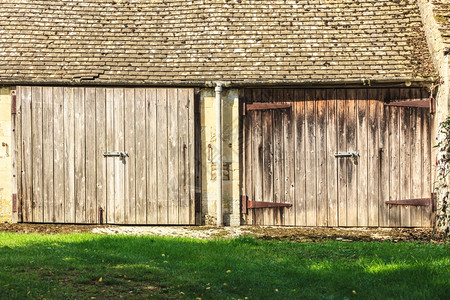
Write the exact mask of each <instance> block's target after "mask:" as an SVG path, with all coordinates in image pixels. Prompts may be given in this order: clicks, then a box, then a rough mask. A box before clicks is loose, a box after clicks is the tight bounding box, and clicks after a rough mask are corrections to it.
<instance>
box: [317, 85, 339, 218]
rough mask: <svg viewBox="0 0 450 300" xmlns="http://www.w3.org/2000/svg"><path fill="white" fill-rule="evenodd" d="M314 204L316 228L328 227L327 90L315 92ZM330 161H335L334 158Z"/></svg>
mask: <svg viewBox="0 0 450 300" xmlns="http://www.w3.org/2000/svg"><path fill="white" fill-rule="evenodd" d="M315 99H316V129H315V132H316V151H315V153H316V172H317V174H316V178H317V180H316V184H317V186H316V202H317V208H316V209H317V217H316V218H317V221H316V222H317V223H316V224H317V226H327V225H328V194H327V181H328V178H327V169H328V159H327V158H328V156H327V154H328V151H327V90H326V89H317V90H316V96H315ZM331 159H333V160H335V158H334V157H331Z"/></svg>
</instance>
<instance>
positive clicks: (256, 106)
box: [245, 102, 292, 111]
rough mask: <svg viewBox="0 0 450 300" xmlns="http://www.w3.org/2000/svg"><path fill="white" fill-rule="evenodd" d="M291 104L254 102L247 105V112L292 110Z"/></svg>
mask: <svg viewBox="0 0 450 300" xmlns="http://www.w3.org/2000/svg"><path fill="white" fill-rule="evenodd" d="M291 106H292V105H291V104H286V103H268V102H253V103H250V104H246V105H245V110H246V111H249V110H268V109H286V108H291Z"/></svg>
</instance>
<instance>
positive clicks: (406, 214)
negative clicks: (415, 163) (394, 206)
mask: <svg viewBox="0 0 450 300" xmlns="http://www.w3.org/2000/svg"><path fill="white" fill-rule="evenodd" d="M399 92H400V99H411V95H410V89H409V88H402V89H400V91H399ZM416 109H417V108H409V107H401V108H399V122H400V149H401V151H400V153H399V157H400V166H399V168H400V170H399V171H400V191H399V193H400V198H399V199H395V200H400V199H411V196H412V195H411V175H412V174H411V137H410V127H411V114H412V110H416ZM400 226H402V227H411V207H409V206H402V207H400Z"/></svg>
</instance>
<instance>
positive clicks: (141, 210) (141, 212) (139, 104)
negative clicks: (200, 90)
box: [135, 88, 147, 224]
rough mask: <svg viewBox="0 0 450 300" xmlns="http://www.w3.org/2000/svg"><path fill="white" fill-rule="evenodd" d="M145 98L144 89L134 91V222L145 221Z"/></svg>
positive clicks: (142, 222)
mask: <svg viewBox="0 0 450 300" xmlns="http://www.w3.org/2000/svg"><path fill="white" fill-rule="evenodd" d="M145 108H146V98H145V89H141V88H138V89H136V91H135V116H136V121H135V122H136V223H137V224H146V223H147V219H146V218H147V207H146V196H147V172H146V161H147V153H146V140H147V139H146V126H145V125H146V115H145V112H146V110H145Z"/></svg>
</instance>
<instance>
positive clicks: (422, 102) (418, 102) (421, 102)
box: [384, 96, 436, 114]
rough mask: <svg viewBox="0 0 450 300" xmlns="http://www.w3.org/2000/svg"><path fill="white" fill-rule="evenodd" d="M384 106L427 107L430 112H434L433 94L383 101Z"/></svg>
mask: <svg viewBox="0 0 450 300" xmlns="http://www.w3.org/2000/svg"><path fill="white" fill-rule="evenodd" d="M384 105H385V106H398V107H418V108H428V109H429V110H430V113H432V114H434V113H435V112H436V101H435V99H434V97H433V96H430V98H428V99H410V100H402V101H393V102H387V103H384Z"/></svg>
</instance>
